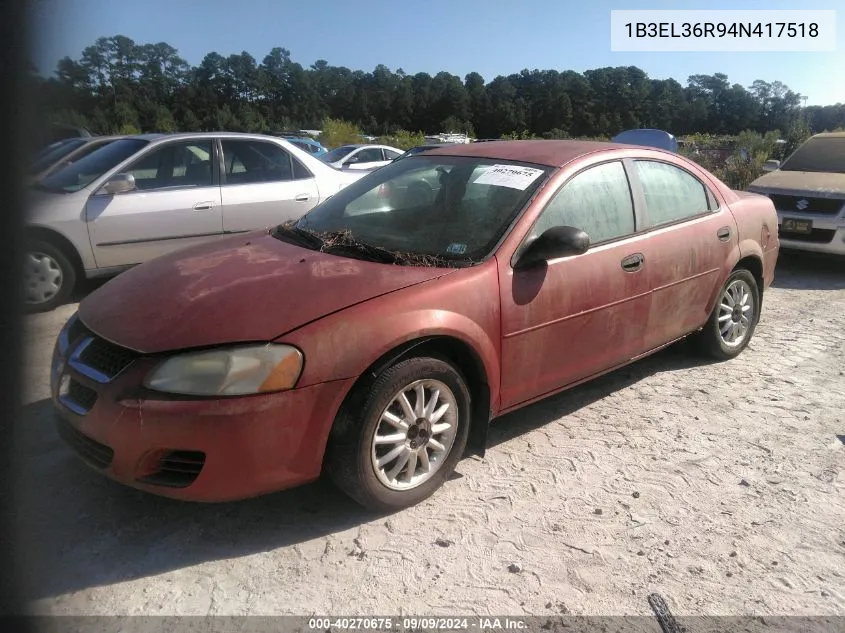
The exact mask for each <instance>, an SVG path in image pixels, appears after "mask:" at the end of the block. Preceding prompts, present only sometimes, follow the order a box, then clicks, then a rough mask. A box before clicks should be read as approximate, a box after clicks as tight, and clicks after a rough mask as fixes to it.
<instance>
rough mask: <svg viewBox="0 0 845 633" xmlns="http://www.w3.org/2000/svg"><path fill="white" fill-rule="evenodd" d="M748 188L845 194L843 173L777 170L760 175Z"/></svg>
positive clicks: (844, 175)
mask: <svg viewBox="0 0 845 633" xmlns="http://www.w3.org/2000/svg"><path fill="white" fill-rule="evenodd" d="M748 189H749V190H750V191H765V192H766V193H791V194H797V195H801V194H802V193H807V194H809V193H812V194H817V195H821V196H824V195H831V196H839V195H843V194H845V174H836V173H825V172H815V171H780V170H778V171H773V172H770V173H768V174H764V175H762V176H760V177H759V178H758V179H757V180H755V181H754V182H752V183H751V185H750V186H749V187H748Z"/></svg>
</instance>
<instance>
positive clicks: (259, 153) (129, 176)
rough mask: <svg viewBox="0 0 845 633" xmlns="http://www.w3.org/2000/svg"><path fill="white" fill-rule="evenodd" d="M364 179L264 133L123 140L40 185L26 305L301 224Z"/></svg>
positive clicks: (46, 303) (30, 218)
mask: <svg viewBox="0 0 845 633" xmlns="http://www.w3.org/2000/svg"><path fill="white" fill-rule="evenodd" d="M364 175H366V172H362V171H355V170H349V171H341V170H338V169H335V168H334V167H331V166H330V165H327V164H326V163H324V162H322V161H320V160H318V159H317V158H314V157H313V156H311V155H310V154H308V153H307V152H304V151H302V150H301V149H299V148H298V147H295V146H294V145H292V144H291V143H289V142H287V141H286V140H284V139H281V138H276V137H270V136H263V135H259V134H236V133H225V132H211V133H191V134H148V135H139V136H130V137H125V138H122V139H119V140H116V141H113V142H111V143H109V144H108V145H106V146H105V147H103V148H101V149H98V150H96V151H94V152H92V153H91V154H89V155H88V156H86V157H85V158H83V159H81V160H79V161H77V162H74V163H73V164H71V165H69V166H67V167H66V168H64V169H61V170H59V171H57V172H55V173H53V174H51V175H49V176H48V177H47V178H45V179H43V180H41V181H40V182H38V183H37V184H35V185H33V187H32V201H31V205H30V208H29V209H28V213H27V221H26V241H27V244H26V251H25V257H26V260H25V267H24V270H25V278H24V284H25V301H26V303H27V306H28V307H29V308H30V309H31V310H51V309H53V308H54V307H56V306H58V305H60V304H62V303H63V302H64V301H66V300H67V298H68V296H69V295H70V293H71V291H72V290H73V286H74V285H75V283H76V280H77V279H79V278H81V277H96V276H103V275H111V274H114V273H117V272H120V271H121V270H123V269H125V268H128V267H130V266H133V265H135V264H140V263H143V262H145V261H148V260H150V259H153V258H154V257H157V256H159V255H163V254H164V253H168V252H171V251H174V250H176V249H180V248H184V247H186V246H190V245H193V244H197V243H200V242H205V241H209V240H214V239H218V238H220V237H222V236H225V235H230V234H233V233H242V232H247V231H252V230H256V229H262V228H265V227H271V226H275V225H278V224H280V223H282V222H285V221H287V220H291V219H295V218H299V217H300V216H302V215H304V214H305V213H306V212H307V211H309V210H310V209H311V208H313V207H314V206H316V205H317V204H319V203H320V202H322V201H323V200H325V199H326V198H329V197H330V196H332V195H334V194H335V193H337V192H338V191H339V190H340V189H342V188H343V187H345V186H346V185H348V184H349V183H351V182H354V181H355V180H358V179H359V178H361V177H363V176H364Z"/></svg>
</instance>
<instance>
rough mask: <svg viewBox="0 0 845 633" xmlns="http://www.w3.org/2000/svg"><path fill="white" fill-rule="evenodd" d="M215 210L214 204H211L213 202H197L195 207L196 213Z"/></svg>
mask: <svg viewBox="0 0 845 633" xmlns="http://www.w3.org/2000/svg"><path fill="white" fill-rule="evenodd" d="M213 208H214V202H211V201H209V202H197V203H196V204H195V205H194V210H195V211H208V210H209V209H213Z"/></svg>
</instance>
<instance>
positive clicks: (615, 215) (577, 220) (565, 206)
mask: <svg viewBox="0 0 845 633" xmlns="http://www.w3.org/2000/svg"><path fill="white" fill-rule="evenodd" d="M553 226H573V227H575V228H578V229H581V230H583V231H585V232H586V233H587V235H589V236H590V243H591V244H598V243H601V242H607V241H609V240H613V239H617V238H620V237H625V236H626V235H631V234H632V233H633V232H634V229H635V222H634V203H633V200H632V198H631V187H630V185H629V184H628V177H627V175H626V174H625V168H624V167H623V166H622V163H621V162H619V161H614V162H611V163H604V164H601V165H596V166H595V167H590V168H589V169H586V170H584V171H582V172H581V173H579V174H577V175H576V176H574V177H573V178H572V179H570V180H569V181H568V182H567V183H566V184H565V185H563V188H562V189H561V190H560V191H559V192H558V193H557V194H555V197H554V198H552V200H551V202H549V204H548V206H546V208H545V209H544V210H543V213H542V214H541V215H540V217H539V218H538V220H537V223H536V224H535V225H534V231H533V234H534V235H540V234H541V233H543V231H545V230H547V229H550V228H552V227H553Z"/></svg>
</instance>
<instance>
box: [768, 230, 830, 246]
mask: <svg viewBox="0 0 845 633" xmlns="http://www.w3.org/2000/svg"><path fill="white" fill-rule="evenodd" d="M778 228H780V227H778ZM834 235H836V231H835V230H833V229H813V232H812V233H810V234H805V233H784V232H781V233H780V237H781V238H782V239H784V240H794V241H796V242H811V243H813V244H830V242H831V241H833V236H834Z"/></svg>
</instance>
